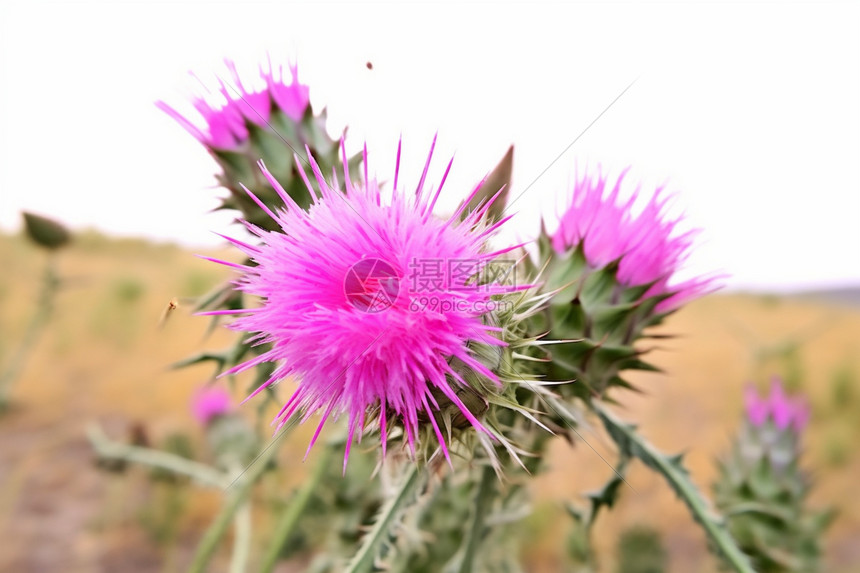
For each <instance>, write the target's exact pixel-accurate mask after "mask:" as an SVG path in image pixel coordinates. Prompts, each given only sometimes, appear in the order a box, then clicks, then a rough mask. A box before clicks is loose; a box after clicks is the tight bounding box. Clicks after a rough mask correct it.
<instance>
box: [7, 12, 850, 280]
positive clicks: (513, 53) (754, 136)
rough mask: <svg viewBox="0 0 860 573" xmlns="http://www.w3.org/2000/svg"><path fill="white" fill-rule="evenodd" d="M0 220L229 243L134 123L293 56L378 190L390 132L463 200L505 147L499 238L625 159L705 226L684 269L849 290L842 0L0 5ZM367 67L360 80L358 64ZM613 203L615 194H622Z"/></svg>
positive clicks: (157, 133) (168, 122)
mask: <svg viewBox="0 0 860 573" xmlns="http://www.w3.org/2000/svg"><path fill="white" fill-rule="evenodd" d="M0 46H2V48H0V49H2V60H0V66H2V67H0V229H3V230H6V231H9V230H13V229H17V228H19V214H18V212H19V211H20V210H21V209H28V210H32V211H36V212H40V213H43V214H47V215H51V216H55V217H57V218H59V219H61V220H64V221H66V222H67V223H69V224H70V225H71V226H73V227H76V228H80V227H84V226H95V227H97V228H99V229H101V230H104V231H108V232H111V233H117V234H122V235H143V236H148V237H155V238H160V239H170V240H177V241H181V242H183V243H186V244H190V245H194V246H202V245H212V244H216V243H217V242H218V239H217V238H216V237H215V236H214V235H212V234H211V231H213V230H217V231H225V230H227V231H228V232H234V233H236V232H238V230H237V229H236V228H235V227H228V226H227V219H226V218H225V217H224V216H223V215H222V214H211V213H207V212H206V211H207V210H208V209H209V208H211V207H213V206H214V205H215V204H216V201H215V200H214V199H213V197H214V196H216V195H218V194H220V193H221V191H219V190H216V189H213V188H212V185H213V184H214V179H213V174H214V172H215V169H216V167H215V165H214V163H213V162H212V161H211V160H210V159H209V157H208V155H207V154H206V153H205V151H204V150H203V148H202V146H200V145H199V144H198V143H197V142H196V141H195V140H194V139H193V138H192V137H191V136H190V135H188V134H186V133H185V132H184V131H183V130H182V128H180V127H179V126H178V125H177V124H175V123H174V122H173V120H172V119H170V118H169V117H167V116H166V115H164V114H163V113H162V112H160V111H159V110H158V109H156V108H155V106H154V105H153V102H154V101H156V100H158V99H166V100H167V101H168V102H170V103H173V104H181V102H183V101H184V99H185V96H186V95H187V94H189V93H190V91H191V89H192V88H193V87H194V83H193V82H192V80H191V79H190V78H189V77H188V76H187V74H186V72H187V71H188V70H196V71H198V72H199V73H200V74H201V75H203V76H206V75H207V71H208V72H210V75H211V73H212V72H214V71H217V70H218V69H219V68H218V66H219V65H220V61H221V58H223V57H232V58H235V59H237V60H239V62H240V65H242V64H244V65H245V66H253V65H255V64H256V62H257V60H259V59H260V58H262V57H263V56H264V54H265V52H266V51H267V50H269V51H271V52H272V53H273V56H274V57H275V58H276V59H277V58H283V59H287V58H291V57H294V58H297V59H298V62H299V73H300V77H301V78H302V80H303V82H304V83H307V84H309V85H310V86H311V99H312V102H313V103H314V105H315V106H316V108H317V109H320V108H322V107H323V106H327V107H328V110H329V118H330V122H329V125H330V131H332V132H338V131H339V130H341V129H342V128H343V126H344V125H346V124H349V134H350V136H349V138H348V140H347V141H348V147H349V148H351V149H358V148H359V147H360V145H361V144H362V143H363V142H364V140H367V142H368V146H369V149H370V154H371V171H375V172H377V173H378V174H379V176H380V177H381V178H383V179H386V178H390V177H391V174H392V169H393V163H394V149H395V146H396V141H397V138H398V137H399V135H400V134H401V133H402V134H403V138H404V154H405V164H404V168H403V171H402V172H403V173H404V176H405V177H406V178H407V180H410V178H411V180H413V181H417V178H418V176H419V174H420V171H419V166H420V163H422V162H423V158H424V155H425V154H426V151H427V148H428V146H429V143H430V140H431V138H432V136H433V134H434V133H435V132H437V131H438V132H439V144H438V145H437V153H438V154H437V156H436V157H437V161H436V165H435V167H436V170H435V173H436V180H437V181H438V176H439V174H440V172H441V170H442V169H443V168H444V164H445V163H446V162H447V158H448V157H450V156H451V155H452V154H456V160H455V163H454V170H453V172H452V175H451V177H450V178H449V182H448V184H446V188H447V195H446V200H447V203H446V204H445V206H447V207H448V208H450V207H452V206H453V205H455V204H456V203H457V201H458V200H459V198H460V197H461V193H463V192H465V190H466V189H467V188H470V187H471V185H472V184H473V183H474V181H476V180H477V179H478V178H480V177H481V176H482V175H483V174H484V173H485V172H486V171H487V170H489V169H490V168H492V166H493V165H494V163H495V161H496V160H497V159H499V158H500V157H501V156H502V154H503V153H504V151H505V149H506V148H507V146H508V145H509V144H511V143H514V144H515V146H516V154H515V157H516V162H515V166H514V185H513V191H512V193H513V195H518V194H519V193H520V192H521V191H522V190H523V189H525V188H526V187H527V186H528V185H529V184H530V183H531V182H532V181H533V180H534V179H535V178H536V177H537V176H538V174H540V173H541V172H542V171H543V170H544V169H545V168H546V167H547V166H548V165H549V164H550V162H551V161H552V160H553V159H554V158H555V157H556V156H557V155H558V154H559V153H561V152H562V150H564V149H565V147H567V146H568V145H569V144H570V143H571V141H573V139H574V138H575V137H576V136H577V135H579V133H580V132H581V131H582V130H583V129H584V128H585V127H586V126H587V125H588V124H589V123H590V122H591V121H592V120H593V119H594V118H595V117H596V116H597V115H598V114H599V113H600V112H601V111H602V110H603V109H604V108H605V107H606V106H607V105H608V104H609V103H610V102H611V101H612V100H613V99H614V98H615V97H616V96H617V95H618V94H619V93H620V92H621V91H622V90H623V89H624V87H625V86H627V85H628V84H629V83H630V82H631V81H633V80H635V79H636V78H638V81H637V82H636V83H635V85H633V87H632V88H630V90H629V91H628V92H627V93H626V94H625V95H624V96H623V97H621V98H620V99H619V100H618V102H617V103H616V104H615V105H614V106H613V107H612V108H611V109H609V110H608V111H607V112H606V114H605V115H604V116H603V117H602V118H601V119H600V120H598V121H597V122H596V123H595V125H594V126H593V127H592V128H591V129H590V130H589V131H588V132H587V133H586V134H585V135H584V136H583V137H582V138H581V139H580V140H579V141H578V142H577V143H576V144H575V145H574V146H573V147H572V148H571V149H570V150H569V151H568V152H567V153H566V154H565V155H564V156H563V157H562V158H561V159H560V160H559V161H558V162H557V163H556V164H555V165H554V166H553V167H552V168H550V169H549V170H548V171H547V173H546V174H545V175H543V176H542V177H541V178H540V179H538V180H537V182H536V183H535V184H534V185H533V186H532V187H531V188H530V189H529V190H528V191H527V192H526V194H525V195H524V196H523V197H522V198H521V199H519V201H517V204H516V206H515V208H514V209H513V210H515V211H519V212H520V216H519V217H518V219H519V222H518V223H517V224H516V232H517V234H519V235H522V236H527V235H528V234H530V233H532V232H533V231H534V230H535V229H536V221H537V213H538V210H539V206H540V205H543V206H544V208H545V210H547V211H548V212H552V211H553V210H554V209H553V206H554V205H555V204H556V202H557V200H558V197H559V196H561V195H563V194H564V193H565V192H566V189H567V187H568V183H569V181H570V180H571V178H572V176H573V172H574V168H575V167H576V166H577V165H578V166H579V167H580V168H582V167H585V166H590V167H592V168H596V166H597V165H598V164H601V165H602V166H603V167H604V169H605V170H608V171H609V172H610V173H613V174H614V173H618V172H619V171H620V170H621V169H622V168H624V167H626V166H628V165H632V167H633V168H632V171H631V174H630V176H629V177H628V181H630V182H631V183H633V182H635V181H642V182H643V189H645V190H649V189H653V188H654V187H655V186H656V185H658V184H660V183H663V182H668V186H669V189H670V190H673V191H675V192H677V200H676V203H677V206H678V207H679V208H682V209H683V210H684V211H685V212H686V214H687V217H688V221H689V223H690V224H691V225H693V226H696V227H700V228H702V229H703V230H704V232H703V234H702V236H701V241H700V243H701V248H699V249H697V250H696V252H695V253H694V254H693V256H692V257H691V259H690V263H689V266H690V272H702V271H709V270H720V271H724V272H727V273H729V274H730V275H731V276H732V278H731V279H730V280H729V284H730V285H731V286H733V287H741V288H778V289H793V288H808V287H817V286H823V285H840V284H843V285H844V284H857V283H860V256H858V247H860V240H858V239H860V230H858V229H860V171H858V167H859V166H860V4H858V3H845V4H826V3H820V2H814V3H809V4H797V3H785V2H777V3H767V4H746V3H738V4H727V5H724V4H715V5H702V4H696V5H689V4H683V3H665V4H647V5H646V4H623V3H618V4H606V3H600V4H597V3H595V4H580V5H573V6H564V7H562V6H537V5H534V4H529V5H527V6H526V5H520V6H506V5H503V4H499V3H488V4H481V5H468V6H463V5H460V4H446V5H442V6H427V5H421V6H416V5H396V4H371V5H364V6H360V7H354V6H352V5H341V4H325V5H322V4H313V5H310V4H308V5H291V4H289V3H287V2H278V3H273V4H263V3H243V4H238V3H235V4H223V3H219V4H207V3H202V2H190V3H189V2H186V3H180V4H173V3H166V2H165V3H121V2H111V3H87V4H80V3H74V2H63V3H46V2H39V1H33V0H30V1H27V2H9V1H4V2H2V3H0ZM367 61H371V62H373V70H372V71H369V70H368V69H367V68H366V66H365V63H366V62H367ZM631 188H632V186H631Z"/></svg>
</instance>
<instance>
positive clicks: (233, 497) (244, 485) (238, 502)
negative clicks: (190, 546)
mask: <svg viewBox="0 0 860 573" xmlns="http://www.w3.org/2000/svg"><path fill="white" fill-rule="evenodd" d="M288 433H289V432H287V430H286V428H284V429H283V430H281V432H280V433H278V435H277V436H275V438H274V439H273V440H272V442H270V443H269V445H268V446H267V447H266V448H265V449H264V450H263V451H262V453H260V455H259V456H258V457H257V459H256V460H254V461H253V462H251V465H250V466H248V468H247V469H246V470H245V473H244V474H243V475H240V476H239V477H237V478H236V480H235V482H234V484H233V485H230V486H229V487H228V488H227V489H226V491H225V494H227V502H226V503H225V504H224V507H222V508H221V512H220V513H219V514H218V516H217V517H216V518H215V521H213V522H212V524H211V525H210V526H209V529H207V530H206V533H204V534H203V539H202V540H201V541H200V545H198V547H197V552H196V553H195V554H194V560H193V561H192V562H191V566H190V567H189V568H188V573H203V571H206V567H207V566H208V564H209V561H210V560H211V559H212V556H213V555H214V554H215V549H216V548H217V547H218V543H219V542H220V541H221V538H222V537H224V533H226V531H227V528H228V527H229V526H230V522H231V521H232V520H233V516H234V515H236V512H237V511H238V510H239V509H240V508H241V507H242V506H243V505H245V503H246V500H247V497H248V495H249V494H250V493H251V490H252V489H253V486H254V484H255V483H256V482H257V480H258V479H260V476H262V475H263V473H264V472H265V471H266V469H267V467H268V465H269V461H270V460H271V459H272V458H273V457H274V456H275V454H276V453H277V452H278V447H279V446H280V444H281V441H282V440H283V439H284V436H286V435H287V434H288ZM231 489H232V491H231Z"/></svg>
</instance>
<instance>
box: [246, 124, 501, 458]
mask: <svg viewBox="0 0 860 573" xmlns="http://www.w3.org/2000/svg"><path fill="white" fill-rule="evenodd" d="M434 146H435V140H434ZM341 149H342V151H343V147H341ZM344 153H345V152H344ZM432 153H433V148H432V147H431V150H430V157H428V158H427V163H426V165H425V167H424V172H423V173H422V174H421V178H420V181H419V182H418V185H417V189H415V191H414V192H410V191H407V190H405V189H404V187H403V184H402V182H401V181H400V180H399V163H400V148H399V147H398V153H397V165H398V167H397V169H396V170H395V173H394V182H393V189H392V191H391V197H390V198H388V197H387V196H384V195H383V193H382V192H381V191H380V187H379V185H378V183H377V182H376V180H375V179H370V178H369V177H368V175H367V151H366V148H365V152H364V161H365V163H364V165H365V170H364V181H362V182H354V181H353V180H352V179H351V177H350V175H349V173H348V172H347V171H346V170H344V171H345V172H344V176H345V179H346V181H345V191H344V192H341V191H340V190H339V184H338V183H337V179H336V178H333V182H332V183H331V184H330V183H328V182H327V181H326V180H325V179H324V177H323V175H322V173H321V172H320V169H319V167H318V165H317V163H316V162H315V160H314V159H313V157H310V154H308V155H309V157H308V160H309V163H310V167H311V168H312V170H313V172H314V175H315V178H316V181H317V185H318V188H319V189H320V190H321V192H320V193H319V194H317V193H314V192H313V191H311V195H312V198H313V201H312V203H311V205H310V207H309V209H308V210H307V211H305V210H303V209H301V208H300V207H299V206H298V205H297V204H296V202H295V201H294V200H293V199H292V198H291V197H290V196H289V195H288V194H287V193H285V192H284V191H283V189H282V188H281V186H280V185H279V183H278V181H277V180H275V178H274V177H273V176H272V175H271V174H270V173H269V172H268V171H267V170H266V168H265V166H263V165H261V167H262V169H263V173H264V174H265V176H266V177H267V179H268V180H269V182H270V183H271V185H272V187H274V189H276V190H277V191H278V194H279V195H280V197H281V199H282V200H283V202H284V203H285V204H286V209H284V210H282V211H277V212H274V211H270V210H268V209H267V208H266V207H265V206H264V205H263V204H262V203H260V206H261V207H262V208H264V209H266V210H267V212H268V213H269V215H270V216H271V217H272V219H273V220H274V221H276V222H277V224H278V227H279V229H278V230H275V231H265V230H262V229H259V228H257V227H254V226H252V225H249V228H250V229H251V230H252V232H254V233H255V234H256V235H257V236H258V237H259V238H260V239H261V241H262V244H261V245H260V246H259V247H257V246H251V245H247V244H244V243H241V242H239V241H233V242H234V243H235V244H237V245H238V246H239V247H240V248H241V249H242V250H243V251H244V252H245V253H247V254H248V256H249V257H250V259H251V260H252V261H253V264H252V265H249V266H241V267H240V270H241V271H242V272H243V277H242V279H241V280H240V282H239V288H241V289H242V290H243V291H245V292H247V293H249V294H252V295H256V296H259V297H261V298H262V300H263V303H262V306H261V307H259V308H255V309H249V310H247V311H245V312H246V314H245V315H243V316H241V317H240V318H238V319H237V320H236V321H235V322H234V323H233V325H232V327H233V328H235V329H238V330H244V331H248V332H254V333H258V334H257V335H256V338H257V340H258V341H259V342H269V343H271V345H272V347H271V350H269V351H268V352H265V353H263V354H262V355H260V356H259V357H258V358H255V359H253V360H251V361H249V362H246V363H245V364H243V365H241V366H239V367H238V368H236V369H234V371H240V370H242V369H245V368H249V367H251V366H254V365H255V364H258V363H261V362H267V361H271V362H279V363H280V364H279V366H278V367H277V368H276V370H275V371H274V374H273V375H272V377H271V379H270V380H269V381H268V382H266V383H265V384H264V385H263V386H262V387H261V388H259V389H258V390H257V391H256V392H255V393H254V394H256V393H257V392H259V391H261V390H262V389H263V388H265V387H266V386H268V385H270V384H273V383H275V382H278V381H279V380H282V379H284V378H286V377H287V376H294V377H296V378H297V380H298V389H297V390H296V391H295V393H294V394H293V395H292V397H291V398H290V399H289V400H288V401H287V403H286V404H285V405H284V407H283V408H282V410H281V411H280V413H279V415H278V416H279V419H280V424H284V423H285V422H286V421H287V420H288V419H290V418H291V417H292V416H293V415H294V414H296V413H297V412H300V411H301V412H304V415H303V417H302V420H303V421H304V420H306V419H307V418H308V417H309V416H310V415H311V414H313V413H314V412H321V413H322V415H323V418H322V420H321V422H320V424H319V426H318V428H317V430H316V433H315V434H314V436H313V438H312V440H311V444H310V446H311V447H312V446H313V443H314V442H315V441H316V439H317V437H318V435H319V433H320V430H321V429H322V427H323V425H324V424H325V422H326V420H327V419H328V418H329V416H330V415H334V416H337V415H339V414H341V413H343V414H345V415H347V416H348V427H349V439H348V441H347V448H346V455H345V458H344V464H345V463H346V457H347V456H348V455H349V446H350V444H351V443H352V441H353V437H354V436H355V434H356V432H358V438H359V439H360V438H361V435H362V433H363V430H364V429H365V427H366V425H367V424H368V423H370V422H371V421H372V422H373V423H374V424H378V428H379V430H380V433H381V438H382V447H383V451H384V449H385V444H386V441H387V438H388V433H389V431H390V430H391V427H392V426H394V425H396V426H399V427H401V428H402V431H403V434H404V435H405V438H406V441H407V442H408V444H409V447H410V449H411V450H412V451H413V452H414V451H415V441H416V439H417V436H418V430H419V423H422V424H423V423H426V422H429V423H430V424H431V425H432V427H433V432H434V434H435V436H436V437H437V438H438V442H439V444H440V446H441V448H442V451H443V453H444V454H445V456H446V457H447V456H448V450H447V447H446V440H445V437H444V435H443V433H444V431H445V430H446V428H444V427H440V424H439V423H438V421H437V420H436V416H434V412H438V411H439V410H441V409H442V408H444V407H446V406H451V405H453V406H454V407H456V408H457V409H458V410H459V412H460V413H462V415H463V416H464V417H465V418H466V419H467V420H468V422H469V423H470V424H471V425H472V426H474V427H475V428H476V429H478V430H479V431H480V430H485V428H484V427H483V426H482V424H481V422H480V421H479V420H478V418H477V417H476V415H475V414H474V413H473V412H472V411H470V409H469V408H468V407H467V406H466V405H465V404H464V402H463V400H462V399H461V397H460V395H459V392H458V390H460V389H461V388H464V387H469V384H468V382H467V381H466V380H465V377H464V376H463V375H462V374H461V372H459V371H458V370H459V368H454V367H453V361H455V360H456V361H457V362H458V364H464V365H466V366H467V367H468V368H470V369H471V370H472V371H473V372H475V373H477V374H479V375H480V376H481V377H483V378H485V379H487V380H490V381H493V382H496V383H497V378H496V375H495V374H494V373H493V372H492V371H491V370H490V369H489V368H487V367H486V366H485V365H484V364H483V363H482V362H481V361H480V360H478V359H477V358H476V357H475V356H474V355H473V353H472V352H471V351H470V349H469V346H468V345H469V343H470V342H472V343H480V344H487V345H495V346H501V345H503V343H502V342H501V340H499V338H498V337H497V336H496V335H495V331H497V330H498V328H496V327H493V326H490V325H488V324H486V323H485V321H484V320H482V317H483V315H484V314H485V313H487V312H489V311H492V310H493V305H494V300H493V297H494V295H498V294H503V293H506V292H510V291H511V290H514V289H515V287H513V286H503V285H502V284H499V283H495V282H490V283H489V284H481V283H480V282H476V281H475V277H476V276H478V275H479V274H485V273H483V271H485V270H486V269H487V267H488V265H489V264H490V263H491V261H493V259H495V258H496V257H497V256H498V255H500V254H502V253H503V252H505V251H491V250H489V249H488V248H487V239H488V238H489V237H490V236H491V235H492V234H493V233H494V232H495V231H496V229H497V228H498V227H499V226H500V225H502V224H503V223H504V222H505V221H506V220H507V219H503V220H501V221H499V222H498V223H495V224H493V225H491V226H485V225H484V224H482V223H481V222H480V221H481V220H482V217H483V215H484V213H485V212H486V209H487V208H488V207H489V205H490V203H491V202H492V201H490V202H488V203H486V204H485V205H484V206H483V207H481V208H480V209H477V210H475V211H474V212H472V213H470V214H467V215H466V216H464V217H463V218H462V220H461V218H460V215H461V213H460V212H457V213H455V214H454V215H453V216H452V217H451V218H450V219H441V218H438V217H436V216H434V215H433V213H432V211H433V207H434V205H435V203H436V200H437V198H438V197H439V193H440V191H441V189H442V185H443V184H444V181H445V177H447V175H448V170H450V168H451V164H450V163H449V164H448V170H446V171H445V175H444V176H443V178H442V181H441V182H440V184H439V186H438V188H437V189H436V190H435V191H431V190H428V189H427V186H426V185H425V180H426V177H427V171H428V169H429V165H430V159H431V157H432ZM300 161H301V160H300V159H299V158H298V157H296V162H297V164H298V165H299V168H300V169H299V171H300V173H301V174H302V175H303V176H304V175H305V171H304V169H303V166H302V165H301V164H300V163H299V162H300ZM343 163H344V164H346V160H345V156H344V162H343ZM305 183H306V185H307V187H308V189H309V190H312V189H313V188H314V187H313V186H312V185H311V183H310V181H308V180H307V179H306V180H305ZM476 190H477V189H476ZM473 193H474V192H473ZM249 194H250V195H251V196H252V197H254V195H253V194H252V193H250V192H249ZM465 203H468V201H465V202H464V204H465ZM507 250H510V249H507ZM252 396H253V394H252ZM425 421H426V422H425ZM308 451H310V447H309V448H308Z"/></svg>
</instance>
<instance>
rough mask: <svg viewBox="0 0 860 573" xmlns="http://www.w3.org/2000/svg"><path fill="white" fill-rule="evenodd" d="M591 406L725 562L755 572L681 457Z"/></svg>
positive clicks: (744, 571) (740, 572) (744, 572)
mask: <svg viewBox="0 0 860 573" xmlns="http://www.w3.org/2000/svg"><path fill="white" fill-rule="evenodd" d="M592 406H593V407H594V410H595V411H596V412H597V415H598V416H599V417H600V419H601V421H602V422H603V425H604V426H605V427H606V431H607V432H608V433H609V435H610V436H611V437H612V439H613V440H614V441H615V443H616V444H617V445H618V447H619V449H621V451H622V452H623V453H625V454H626V455H630V456H634V457H637V458H639V459H640V460H641V461H642V462H643V463H644V464H645V465H646V466H648V467H650V468H651V469H653V470H655V471H657V472H658V473H660V474H662V475H663V477H664V478H665V479H666V481H667V482H668V483H669V485H670V486H671V487H672V489H674V490H675V492H676V493H677V494H678V497H680V498H681V499H682V500H683V501H684V502H685V503H686V504H687V507H688V508H689V509H690V512H691V513H692V514H693V517H694V518H695V519H696V520H697V521H698V522H699V523H700V524H701V525H702V527H703V528H704V530H705V533H706V534H707V535H708V537H709V538H710V540H711V542H712V543H713V544H714V547H716V548H717V549H718V550H719V551H720V553H721V555H722V556H723V558H724V559H725V560H726V563H727V564H728V565H729V566H731V567H732V568H733V569H734V570H735V571H737V572H738V573H755V570H754V569H753V567H752V564H751V563H750V561H749V558H748V557H747V555H746V554H745V553H744V552H743V551H741V549H740V548H739V547H738V545H737V542H736V541H735V540H734V539H733V538H732V536H731V534H730V533H729V532H728V530H727V529H726V527H725V525H724V519H723V518H722V517H720V516H718V515H716V514H715V513H714V512H713V510H712V509H711V508H710V507H709V506H708V503H707V501H706V500H705V498H704V497H703V496H702V494H701V493H700V492H699V490H698V488H697V487H696V486H695V484H693V482H692V480H690V477H689V474H688V473H687V471H686V470H685V469H684V468H683V466H681V463H680V458H679V457H677V456H675V457H672V456H666V455H664V454H662V453H661V452H660V451H658V450H657V449H656V448H655V447H654V446H652V445H651V444H650V443H649V442H648V441H647V440H645V439H644V438H643V437H642V436H640V435H639V434H638V433H637V432H636V431H635V428H634V427H633V426H631V425H630V424H627V423H624V422H622V421H621V420H619V419H618V418H616V417H615V416H614V415H613V414H611V413H610V412H609V411H608V410H606V409H605V408H604V407H603V406H602V405H601V404H598V403H597V402H596V401H594V402H592Z"/></svg>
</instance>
